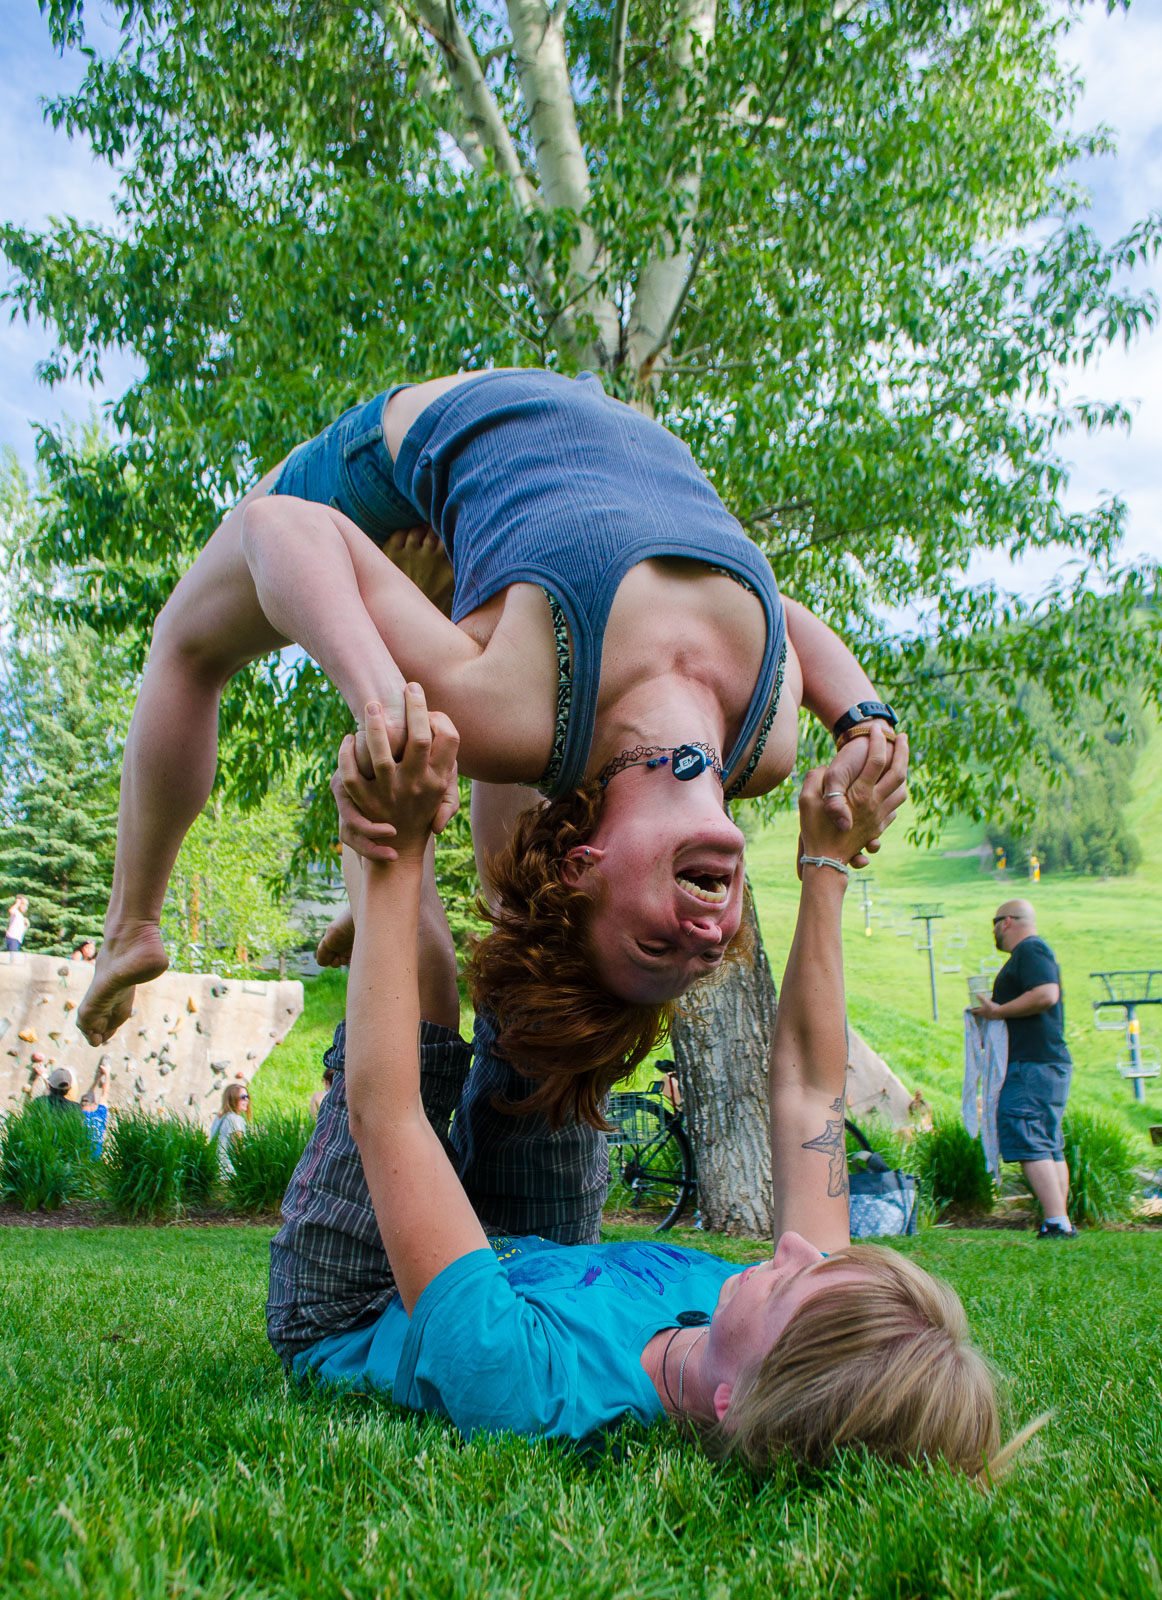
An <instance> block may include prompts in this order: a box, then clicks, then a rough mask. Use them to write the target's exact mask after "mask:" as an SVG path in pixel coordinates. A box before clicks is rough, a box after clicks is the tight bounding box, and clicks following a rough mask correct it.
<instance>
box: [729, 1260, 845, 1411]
mask: <svg viewBox="0 0 1162 1600" xmlns="http://www.w3.org/2000/svg"><path fill="white" fill-rule="evenodd" d="M825 1259H826V1257H825V1256H824V1255H823V1252H822V1251H821V1250H817V1249H816V1248H815V1246H814V1245H813V1244H811V1243H809V1242H808V1240H806V1239H804V1238H803V1236H802V1234H798V1233H784V1234H783V1235H782V1237H781V1238H780V1239H779V1242H778V1245H777V1247H776V1249H775V1253H774V1255H773V1256H772V1257H771V1259H770V1260H769V1261H759V1262H756V1263H755V1265H754V1266H753V1267H748V1268H747V1269H746V1271H745V1272H739V1273H736V1274H735V1276H734V1277H733V1278H727V1280H726V1282H725V1283H724V1284H723V1285H722V1288H721V1290H720V1291H719V1295H718V1304H717V1306H716V1307H715V1308H714V1315H713V1317H712V1318H711V1320H710V1333H709V1335H708V1336H707V1341H706V1363H707V1367H706V1370H707V1375H708V1377H709V1378H710V1381H711V1383H712V1384H718V1385H721V1386H722V1390H723V1391H724V1392H722V1393H721V1395H720V1399H721V1402H722V1403H721V1406H720V1409H719V1416H720V1417H721V1416H722V1415H723V1414H724V1413H725V1410H726V1406H727V1404H728V1403H729V1398H730V1391H732V1390H733V1389H734V1386H735V1384H736V1383H737V1382H738V1380H739V1378H740V1377H742V1376H743V1375H744V1374H745V1373H748V1372H752V1371H753V1370H754V1369H755V1368H756V1367H757V1366H758V1365H759V1364H760V1362H762V1361H763V1360H764V1359H765V1358H766V1356H767V1355H768V1354H769V1352H770V1351H771V1350H772V1349H773V1347H774V1345H775V1343H776V1341H777V1340H778V1339H779V1338H781V1336H782V1334H783V1333H784V1332H785V1330H786V1327H787V1324H788V1323H789V1322H790V1320H791V1318H792V1317H793V1316H794V1315H795V1313H796V1312H797V1311H798V1310H799V1309H800V1307H801V1306H803V1305H805V1304H806V1303H807V1301H808V1300H813V1299H814V1298H815V1296H816V1295H818V1294H826V1293H827V1292H828V1290H829V1289H830V1288H832V1287H834V1286H835V1285H837V1284H840V1283H850V1282H853V1281H858V1279H859V1277H860V1273H859V1271H858V1270H857V1269H856V1268H854V1267H853V1268H851V1269H850V1270H849V1271H844V1270H842V1269H840V1270H831V1271H829V1272H828V1273H827V1274H826V1275H825V1276H820V1274H819V1272H818V1268H819V1265H820V1263H821V1262H823V1261H824V1260H825Z"/></svg>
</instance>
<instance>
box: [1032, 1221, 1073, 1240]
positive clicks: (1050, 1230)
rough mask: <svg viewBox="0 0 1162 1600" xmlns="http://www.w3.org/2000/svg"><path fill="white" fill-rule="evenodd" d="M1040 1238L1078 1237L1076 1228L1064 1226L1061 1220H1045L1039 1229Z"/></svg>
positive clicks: (1038, 1235)
mask: <svg viewBox="0 0 1162 1600" xmlns="http://www.w3.org/2000/svg"><path fill="white" fill-rule="evenodd" d="M1037 1237H1038V1239H1076V1238H1077V1229H1076V1228H1063V1227H1062V1226H1061V1224H1060V1223H1059V1222H1043V1223H1042V1224H1041V1226H1040V1227H1039V1228H1038V1229H1037Z"/></svg>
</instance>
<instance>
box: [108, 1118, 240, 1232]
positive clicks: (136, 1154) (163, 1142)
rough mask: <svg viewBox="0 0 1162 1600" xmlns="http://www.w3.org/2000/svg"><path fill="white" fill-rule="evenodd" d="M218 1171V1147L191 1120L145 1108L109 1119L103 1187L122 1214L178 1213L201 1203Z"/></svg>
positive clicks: (152, 1214)
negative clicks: (154, 1113) (153, 1111)
mask: <svg viewBox="0 0 1162 1600" xmlns="http://www.w3.org/2000/svg"><path fill="white" fill-rule="evenodd" d="M217 1175H218V1152H217V1150H216V1149H215V1147H214V1146H213V1145H212V1144H211V1143H210V1138H209V1135H208V1134H207V1133H206V1132H205V1130H204V1129H202V1128H199V1127H197V1126H196V1125H195V1124H194V1123H192V1122H186V1121H185V1120H184V1119H183V1118H181V1117H174V1116H167V1115H162V1116H153V1115H150V1114H149V1113H147V1112H144V1111H128V1112H122V1113H120V1114H119V1115H117V1116H115V1117H112V1118H111V1119H110V1126H109V1132H108V1135H107V1136H106V1139H105V1192H106V1195H107V1196H108V1199H109V1203H110V1204H111V1205H112V1206H113V1208H114V1210H116V1211H120V1212H123V1213H124V1215H125V1216H128V1217H161V1216H177V1215H178V1214H179V1213H180V1212H181V1211H183V1210H184V1209H185V1208H186V1207H187V1206H191V1205H204V1204H205V1202H206V1201H207V1200H208V1199H209V1197H210V1192H211V1190H212V1189H213V1186H214V1180H215V1178H216V1177H217Z"/></svg>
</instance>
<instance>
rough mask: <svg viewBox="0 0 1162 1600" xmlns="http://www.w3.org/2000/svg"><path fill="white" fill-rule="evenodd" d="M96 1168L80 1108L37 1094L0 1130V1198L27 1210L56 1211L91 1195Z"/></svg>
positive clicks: (13, 1114)
mask: <svg viewBox="0 0 1162 1600" xmlns="http://www.w3.org/2000/svg"><path fill="white" fill-rule="evenodd" d="M97 1172H98V1166H97V1161H96V1159H95V1156H94V1152H93V1140H92V1138H91V1136H90V1134H89V1129H88V1125H87V1124H86V1122H85V1119H84V1117H83V1116H81V1114H80V1112H79V1111H56V1110H54V1109H53V1108H52V1107H51V1106H50V1105H49V1104H48V1102H47V1101H46V1100H45V1099H43V1098H41V1099H37V1100H33V1101H30V1102H29V1104H28V1105H26V1106H24V1107H23V1108H22V1109H21V1110H19V1111H14V1112H13V1113H12V1114H11V1116H9V1117H8V1118H7V1119H6V1121H5V1123H4V1126H3V1131H2V1133H0V1198H3V1199H5V1200H14V1201H16V1203H17V1204H18V1205H22V1206H23V1207H24V1209H25V1211H38V1210H44V1211H55V1210H56V1209H57V1208H58V1207H59V1206H63V1205H68V1204H71V1203H73V1202H75V1201H77V1200H88V1199H90V1198H91V1197H92V1195H93V1192H94V1187H95V1180H96V1176H97Z"/></svg>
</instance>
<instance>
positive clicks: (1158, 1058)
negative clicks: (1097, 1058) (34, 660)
mask: <svg viewBox="0 0 1162 1600" xmlns="http://www.w3.org/2000/svg"><path fill="white" fill-rule="evenodd" d="M1115 1065H1116V1066H1117V1069H1118V1072H1119V1073H1120V1074H1121V1076H1122V1077H1123V1078H1157V1077H1159V1076H1160V1075H1162V1055H1159V1052H1158V1046H1157V1045H1156V1044H1142V1045H1139V1046H1138V1059H1137V1060H1136V1061H1135V1060H1134V1054H1133V1051H1132V1050H1131V1049H1130V1047H1129V1045H1127V1046H1126V1048H1125V1049H1124V1050H1123V1051H1122V1053H1121V1054H1120V1055H1119V1056H1118V1059H1117V1062H1116V1063H1115Z"/></svg>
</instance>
